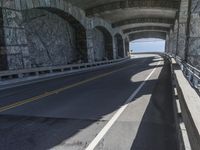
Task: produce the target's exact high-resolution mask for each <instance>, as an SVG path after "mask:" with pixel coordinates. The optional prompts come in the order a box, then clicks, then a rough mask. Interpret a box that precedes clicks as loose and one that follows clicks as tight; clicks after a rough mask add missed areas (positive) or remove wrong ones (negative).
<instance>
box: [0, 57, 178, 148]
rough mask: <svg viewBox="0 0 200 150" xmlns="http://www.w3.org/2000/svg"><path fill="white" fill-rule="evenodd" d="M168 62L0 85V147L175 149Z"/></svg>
mask: <svg viewBox="0 0 200 150" xmlns="http://www.w3.org/2000/svg"><path fill="white" fill-rule="evenodd" d="M176 144H177V143H176V130H175V121H174V118H173V105H172V93H171V78H170V67H169V63H168V62H167V61H166V60H164V59H163V58H162V57H160V56H158V55H150V54H148V55H147V54H140V55H136V56H134V58H133V59H132V60H131V61H129V62H125V63H123V64H120V65H115V66H111V67H107V68H101V69H99V70H96V71H90V72H87V73H81V74H77V75H73V76H66V77H61V78H58V79H52V80H48V81H43V82H39V83H32V84H30V85H24V86H20V87H16V88H12V89H7V90H2V91H0V150H46V149H53V150H93V149H94V150H130V149H131V150H176V149H177V148H176Z"/></svg>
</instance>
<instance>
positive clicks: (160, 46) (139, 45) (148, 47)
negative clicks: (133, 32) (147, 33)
mask: <svg viewBox="0 0 200 150" xmlns="http://www.w3.org/2000/svg"><path fill="white" fill-rule="evenodd" d="M164 49H165V41H164V40H161V39H153V38H148V39H140V40H135V41H133V42H131V43H130V50H134V52H147V51H148V52H151V51H162V52H163V51H164Z"/></svg>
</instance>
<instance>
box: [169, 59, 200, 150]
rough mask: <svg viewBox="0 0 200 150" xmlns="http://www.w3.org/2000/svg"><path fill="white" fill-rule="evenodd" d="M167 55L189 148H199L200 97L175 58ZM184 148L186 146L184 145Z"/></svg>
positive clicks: (195, 149)
mask: <svg viewBox="0 0 200 150" xmlns="http://www.w3.org/2000/svg"><path fill="white" fill-rule="evenodd" d="M167 57H168V58H169V60H170V61H171V67H172V74H173V77H174V79H175V86H176V88H177V93H178V98H179V101H180V107H181V116H182V119H183V122H184V124H185V127H186V130H187V135H188V138H189V141H190V145H191V148H192V150H200V97H199V95H198V94H197V92H196V90H195V89H194V88H193V87H192V86H191V85H190V83H189V81H188V80H187V79H186V78H185V76H184V74H183V72H182V70H181V67H180V66H179V64H178V63H177V62H176V61H175V59H173V58H170V57H169V56H167ZM182 135H183V136H184V135H185V133H182ZM183 138H184V137H183ZM185 145H187V144H185ZM185 149H187V148H186V147H185Z"/></svg>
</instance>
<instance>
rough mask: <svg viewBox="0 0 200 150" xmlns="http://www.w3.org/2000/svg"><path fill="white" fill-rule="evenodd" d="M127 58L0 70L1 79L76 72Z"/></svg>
mask: <svg viewBox="0 0 200 150" xmlns="http://www.w3.org/2000/svg"><path fill="white" fill-rule="evenodd" d="M127 59H128V57H126V58H121V59H115V60H107V61H99V62H93V63H82V64H72V65H65V66H56V67H41V68H33V69H23V70H13V71H0V81H1V82H3V81H5V80H11V79H18V78H26V77H33V76H42V75H47V74H53V73H54V74H55V73H62V72H63V73H70V72H76V71H80V70H87V69H89V68H95V67H98V66H105V65H109V64H114V63H120V62H122V61H124V60H127Z"/></svg>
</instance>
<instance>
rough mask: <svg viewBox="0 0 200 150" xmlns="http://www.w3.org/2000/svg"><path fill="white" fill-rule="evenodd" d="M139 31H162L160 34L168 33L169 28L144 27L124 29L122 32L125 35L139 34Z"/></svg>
mask: <svg viewBox="0 0 200 150" xmlns="http://www.w3.org/2000/svg"><path fill="white" fill-rule="evenodd" d="M141 31H160V32H161V31H162V32H169V28H167V27H159V26H145V27H136V28H131V29H126V30H124V31H123V32H124V33H125V34H130V33H135V32H141Z"/></svg>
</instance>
